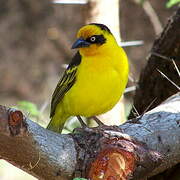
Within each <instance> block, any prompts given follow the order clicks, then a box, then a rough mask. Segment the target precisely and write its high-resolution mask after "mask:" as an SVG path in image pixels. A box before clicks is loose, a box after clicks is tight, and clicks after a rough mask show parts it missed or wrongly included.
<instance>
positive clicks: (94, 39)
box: [72, 23, 117, 56]
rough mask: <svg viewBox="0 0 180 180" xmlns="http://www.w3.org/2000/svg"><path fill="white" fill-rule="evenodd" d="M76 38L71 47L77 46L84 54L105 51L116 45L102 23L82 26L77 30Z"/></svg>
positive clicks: (90, 54) (89, 54)
mask: <svg viewBox="0 0 180 180" xmlns="http://www.w3.org/2000/svg"><path fill="white" fill-rule="evenodd" d="M77 38H78V39H77V40H76V41H75V43H74V44H73V45H72V49H75V48H78V49H79V51H80V54H81V55H84V56H93V55H97V54H101V53H105V52H107V51H108V50H110V49H111V50H112V48H113V47H114V46H117V43H116V40H115V38H114V36H113V35H112V33H111V31H110V30H109V28H108V27H107V26H105V25H104V24H97V23H92V24H88V25H85V26H83V27H82V28H81V29H80V30H79V31H78V33H77Z"/></svg>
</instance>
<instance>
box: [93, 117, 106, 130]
mask: <svg viewBox="0 0 180 180" xmlns="http://www.w3.org/2000/svg"><path fill="white" fill-rule="evenodd" d="M91 118H92V119H94V120H95V121H96V123H97V124H98V125H99V126H100V127H101V126H105V124H104V123H102V122H101V120H100V119H99V118H98V117H96V116H92V117H91Z"/></svg>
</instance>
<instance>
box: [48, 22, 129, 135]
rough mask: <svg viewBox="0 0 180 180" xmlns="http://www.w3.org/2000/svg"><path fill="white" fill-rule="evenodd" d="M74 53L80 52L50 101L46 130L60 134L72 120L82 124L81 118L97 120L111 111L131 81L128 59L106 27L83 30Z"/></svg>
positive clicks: (86, 27)
mask: <svg viewBox="0 0 180 180" xmlns="http://www.w3.org/2000/svg"><path fill="white" fill-rule="evenodd" d="M72 49H77V52H76V54H75V55H74V57H73V58H72V60H71V62H70V63H69V65H68V67H67V68H66V70H65V72H64V74H63V76H62V78H61V79H60V81H59V82H58V84H57V86H56V88H55V91H54V93H53V95H52V100H51V111H50V118H51V120H50V122H49V124H48V126H47V129H49V130H52V131H55V132H58V133H61V132H62V129H63V126H64V124H65V122H66V120H67V119H68V118H69V117H71V116H76V117H77V118H78V119H79V120H80V122H82V120H81V118H80V117H81V116H83V117H92V116H93V117H95V116H97V115H100V114H103V113H105V112H107V111H109V110H111V109H112V108H113V107H114V106H115V105H116V104H117V102H118V101H119V100H120V98H121V96H122V94H123V92H124V90H125V87H126V84H127V81H128V73H129V64H128V58H127V55H126V53H125V51H124V50H123V48H122V47H120V46H119V45H118V43H117V41H116V39H115V37H114V36H113V34H112V32H111V31H110V29H109V28H108V27H107V26H106V25H104V24H100V23H91V24H87V25H84V26H83V27H81V28H80V29H79V31H78V32H77V39H76V41H75V42H74V44H73V45H72ZM96 119H97V118H96ZM99 123H100V121H99ZM81 124H82V123H81Z"/></svg>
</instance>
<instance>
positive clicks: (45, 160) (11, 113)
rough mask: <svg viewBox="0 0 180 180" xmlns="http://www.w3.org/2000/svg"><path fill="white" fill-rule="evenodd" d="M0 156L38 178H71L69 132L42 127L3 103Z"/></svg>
mask: <svg viewBox="0 0 180 180" xmlns="http://www.w3.org/2000/svg"><path fill="white" fill-rule="evenodd" d="M0 156H1V158H3V159H5V160H7V161H9V162H10V163H12V164H13V165H15V166H17V167H19V168H20V169H22V170H24V171H26V172H28V173H29V174H32V175H33V176H35V177H38V178H41V179H62V180H63V179H71V178H70V176H69V175H72V174H73V172H74V170H75V164H76V150H75V146H74V142H73V139H72V138H71V137H70V136H69V135H59V134H56V133H54V132H51V131H49V130H46V129H44V128H42V127H41V126H39V125H38V124H36V123H34V122H32V121H31V120H29V119H27V118H26V117H24V116H23V115H22V113H21V112H20V111H15V110H14V109H8V108H6V107H4V106H0Z"/></svg>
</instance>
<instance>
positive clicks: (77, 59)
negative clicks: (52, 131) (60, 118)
mask: <svg viewBox="0 0 180 180" xmlns="http://www.w3.org/2000/svg"><path fill="white" fill-rule="evenodd" d="M80 63H81V55H80V54H79V52H77V53H76V54H75V56H74V57H73V59H72V61H71V63H70V64H69V66H68V67H67V69H66V70H65V72H64V74H63V77H62V78H61V79H60V81H59V82H58V84H57V86H56V89H55V91H54V93H53V95H52V100H51V113H50V117H52V116H53V115H54V113H55V110H56V106H57V105H58V103H59V102H60V101H61V100H62V99H63V97H64V95H65V94H66V92H67V91H68V90H69V89H70V88H71V87H72V86H73V84H74V82H75V80H76V72H77V68H78V65H79V64H80Z"/></svg>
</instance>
